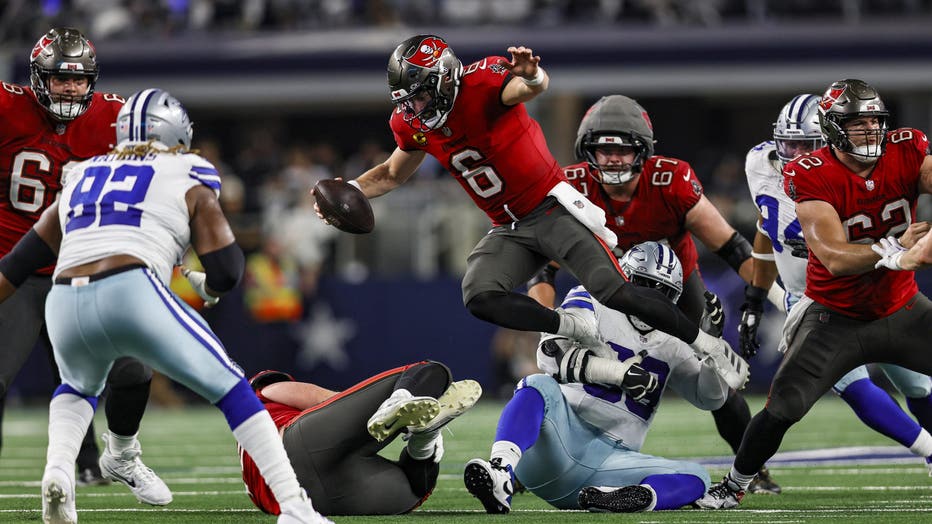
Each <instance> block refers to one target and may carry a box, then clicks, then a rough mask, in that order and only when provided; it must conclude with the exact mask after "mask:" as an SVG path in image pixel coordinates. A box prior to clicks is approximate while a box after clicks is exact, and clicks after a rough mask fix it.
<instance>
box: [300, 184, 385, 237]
mask: <svg viewBox="0 0 932 524" xmlns="http://www.w3.org/2000/svg"><path fill="white" fill-rule="evenodd" d="M314 198H315V199H317V207H318V208H319V209H320V212H321V214H322V215H324V218H326V219H327V221H328V222H330V224H332V225H333V226H334V227H336V228H337V229H339V230H341V231H346V232H347V233H354V234H357V235H359V234H363V233H369V232H371V231H372V228H373V227H375V217H374V216H373V214H372V206H370V205H369V199H368V198H366V195H364V194H362V191H360V190H359V189H358V188H356V186H354V185H352V184H349V183H347V182H344V181H342V180H333V179H326V180H321V181H320V182H318V183H317V185H316V186H314Z"/></svg>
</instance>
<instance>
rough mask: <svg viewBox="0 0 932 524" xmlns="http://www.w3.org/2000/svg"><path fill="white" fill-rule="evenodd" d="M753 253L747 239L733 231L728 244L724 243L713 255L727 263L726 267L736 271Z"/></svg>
mask: <svg viewBox="0 0 932 524" xmlns="http://www.w3.org/2000/svg"><path fill="white" fill-rule="evenodd" d="M753 251H754V250H753V248H751V243H750V242H748V239H746V238H744V237H743V236H741V234H740V233H738V232H737V231H735V234H733V235H731V238H729V239H728V242H725V245H723V246H722V247H721V248H719V250H718V251H716V252H715V254H716V255H718V256H720V257H722V259H724V260H725V262H728V265H729V266H731V268H732V269H734V270H735V271H738V269H739V268H741V264H743V263H744V261H745V260H747V259H749V258H751V253H752V252H753Z"/></svg>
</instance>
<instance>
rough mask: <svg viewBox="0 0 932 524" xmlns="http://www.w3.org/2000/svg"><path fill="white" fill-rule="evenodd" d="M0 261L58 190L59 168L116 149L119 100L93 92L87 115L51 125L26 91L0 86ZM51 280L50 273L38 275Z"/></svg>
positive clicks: (9, 85)
mask: <svg viewBox="0 0 932 524" xmlns="http://www.w3.org/2000/svg"><path fill="white" fill-rule="evenodd" d="M0 87H2V89H0V256H2V255H5V254H7V253H9V252H10V250H11V249H13V246H14V245H16V242H18V241H19V239H20V238H21V237H22V236H23V235H25V234H26V233H27V232H28V231H29V229H30V228H31V227H32V226H33V224H35V223H36V221H37V220H39V216H40V215H41V214H42V211H44V210H45V208H47V207H48V206H49V205H51V204H52V202H54V201H55V198H56V197H57V195H58V193H59V191H61V175H62V169H63V168H64V167H65V166H66V165H68V164H70V163H72V162H79V161H82V160H86V159H88V158H90V157H92V156H94V155H101V154H104V153H106V152H107V151H109V150H110V149H111V148H112V147H113V146H114V144H116V129H115V127H114V123H115V122H116V117H117V113H119V111H120V108H121V107H122V106H123V98H121V97H120V96H118V95H113V94H109V93H94V96H93V99H92V101H91V104H90V106H89V107H88V108H87V111H85V112H84V114H82V115H81V116H79V117H78V118H76V119H74V120H73V121H71V122H68V123H63V122H59V121H58V120H55V119H54V118H53V117H52V116H51V115H50V114H49V113H48V111H46V109H45V108H43V107H42V106H41V105H39V103H38V102H37V101H36V97H35V95H34V94H33V93H32V90H31V89H30V88H28V87H21V86H18V85H15V84H8V83H6V82H0ZM39 273H40V274H43V275H51V274H52V269H51V268H45V269H44V270H42V271H39Z"/></svg>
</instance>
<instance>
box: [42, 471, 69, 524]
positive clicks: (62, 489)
mask: <svg viewBox="0 0 932 524" xmlns="http://www.w3.org/2000/svg"><path fill="white" fill-rule="evenodd" d="M42 522H44V523H45V524H75V523H76V522H78V511H77V509H75V506H74V479H73V478H72V476H71V475H69V474H68V473H67V472H65V470H63V469H61V468H58V467H49V468H46V470H45V474H44V475H42Z"/></svg>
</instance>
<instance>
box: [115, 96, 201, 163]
mask: <svg viewBox="0 0 932 524" xmlns="http://www.w3.org/2000/svg"><path fill="white" fill-rule="evenodd" d="M116 135H117V144H120V143H123V142H127V141H129V142H147V141H150V140H156V141H158V142H161V143H162V144H165V145H166V146H169V147H174V146H183V147H184V148H185V149H190V148H191V139H192V138H193V136H194V129H193V126H192V124H191V119H190V118H189V117H188V112H187V111H186V110H185V108H184V106H183V105H181V102H179V101H178V99H177V98H175V97H173V96H172V95H170V94H169V93H168V92H167V91H162V90H161V89H144V90H142V91H140V92H138V93H135V94H134V95H133V96H131V97H129V98H128V99H127V100H126V103H125V104H124V105H123V108H122V109H120V113H119V114H118V115H117V122H116Z"/></svg>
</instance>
